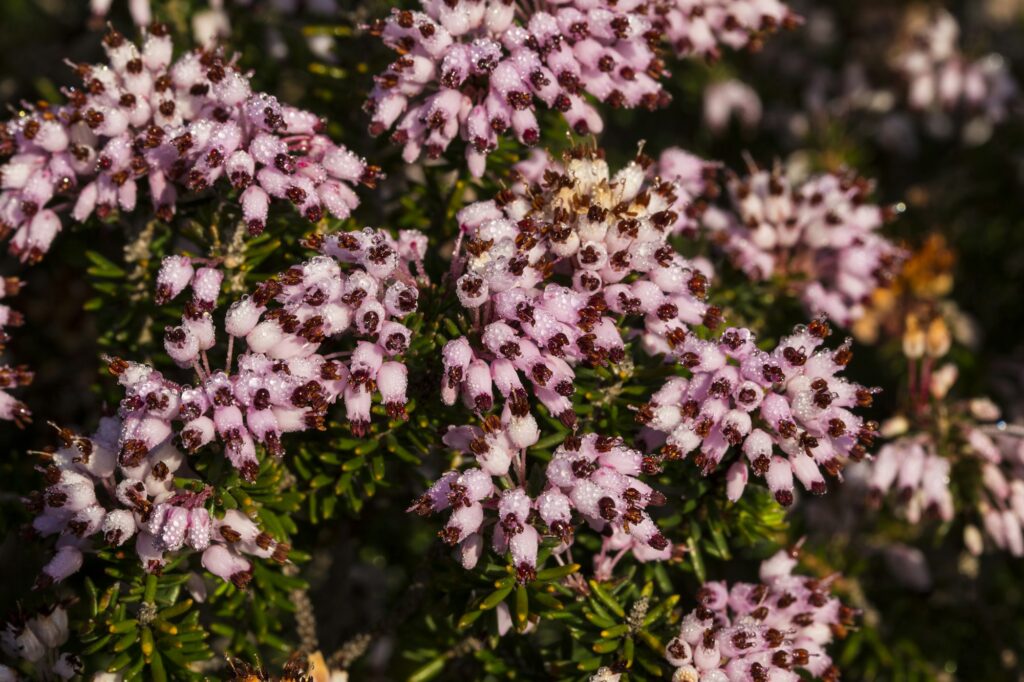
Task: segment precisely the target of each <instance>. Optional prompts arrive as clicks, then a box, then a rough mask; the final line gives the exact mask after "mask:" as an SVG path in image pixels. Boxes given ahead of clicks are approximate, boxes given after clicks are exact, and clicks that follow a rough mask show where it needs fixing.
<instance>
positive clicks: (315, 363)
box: [110, 228, 423, 480]
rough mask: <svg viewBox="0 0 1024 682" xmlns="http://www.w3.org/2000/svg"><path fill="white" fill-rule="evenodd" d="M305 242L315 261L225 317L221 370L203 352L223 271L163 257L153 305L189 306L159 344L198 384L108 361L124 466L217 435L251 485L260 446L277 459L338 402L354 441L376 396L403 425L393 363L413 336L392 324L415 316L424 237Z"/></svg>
mask: <svg viewBox="0 0 1024 682" xmlns="http://www.w3.org/2000/svg"><path fill="white" fill-rule="evenodd" d="M309 245H310V246H313V247H315V248H317V249H318V250H319V251H320V252H321V254H322V255H320V256H317V257H315V258H313V259H311V260H309V261H306V262H305V263H303V264H301V265H299V266H295V267H293V268H291V269H289V270H287V271H285V272H283V273H281V274H280V275H278V276H277V277H274V278H272V279H269V280H267V281H265V282H263V283H262V284H261V285H260V286H259V287H258V288H257V289H256V292H255V293H254V294H253V295H252V296H245V297H243V298H241V299H239V300H238V301H236V302H235V303H234V304H233V305H232V306H231V307H230V308H229V309H228V311H227V312H226V314H225V317H224V330H225V331H226V332H227V334H228V345H227V349H226V351H225V354H226V360H225V364H224V366H223V369H221V370H215V369H214V368H213V365H212V364H211V362H210V355H211V353H210V351H211V350H212V349H213V348H214V347H215V345H216V334H215V326H214V322H213V316H212V312H213V311H214V308H215V306H216V302H217V298H218V292H219V289H220V283H221V279H222V274H221V273H220V272H219V271H218V270H216V269H214V268H211V267H200V268H198V269H195V268H194V267H193V263H192V262H191V261H190V260H189V259H186V258H182V257H179V256H171V257H168V258H167V259H165V261H164V263H163V265H162V266H161V269H160V273H159V275H158V277H157V298H158V299H159V300H160V301H167V300H170V299H171V298H173V297H175V296H177V295H178V294H179V293H181V291H183V290H184V289H185V288H186V286H191V288H192V299H191V300H190V301H188V302H187V303H186V305H185V312H184V315H183V316H182V322H181V325H179V326H176V327H168V328H167V330H166V332H165V335H164V348H165V350H166V351H167V354H168V355H169V356H170V357H171V359H172V360H174V361H175V362H176V363H177V364H178V365H180V366H182V367H190V368H192V369H193V370H194V372H195V378H196V384H195V385H194V386H182V385H179V384H178V383H176V382H173V381H170V380H168V379H166V378H165V377H164V376H163V374H162V373H161V372H159V371H157V370H155V369H153V368H151V367H148V366H145V365H140V364H135V363H128V362H125V361H123V360H114V361H112V362H111V365H110V368H111V371H112V372H113V373H114V374H116V375H117V376H118V381H119V383H120V384H121V385H122V386H123V387H124V389H125V393H126V397H125V399H124V400H123V401H122V402H121V410H120V414H121V416H122V419H123V420H124V431H123V434H122V437H121V445H120V451H119V457H120V459H121V461H122V462H131V461H132V460H133V459H134V458H135V457H136V456H138V455H139V454H140V453H143V452H145V451H147V450H148V449H151V448H153V447H154V446H155V445H156V444H158V443H159V442H161V441H163V440H164V439H166V438H167V437H168V436H170V435H171V434H174V435H176V436H178V437H179V438H180V441H181V443H182V446H183V447H184V448H185V449H186V450H187V451H189V452H195V451H196V450H198V449H199V448H201V447H203V446H205V445H207V444H208V443H210V442H211V441H213V440H214V439H219V440H220V441H222V442H223V443H224V445H225V453H226V454H227V456H228V458H229V459H230V460H231V463H232V465H234V466H235V468H237V469H238V470H239V471H240V472H241V473H242V475H243V477H244V478H246V479H247V480H253V479H255V477H256V474H257V472H258V469H259V458H258V456H257V444H259V445H262V446H263V447H264V448H265V449H266V450H267V452H269V453H270V454H272V455H275V456H280V455H282V454H283V452H284V449H283V446H282V443H281V436H282V435H283V434H285V433H289V432H295V431H305V430H307V429H323V428H324V421H325V418H326V414H327V409H328V407H329V406H330V405H331V404H332V403H334V402H335V401H337V400H338V399H339V398H341V399H342V400H343V402H344V403H345V409H346V412H347V415H348V419H349V422H350V423H351V425H352V430H353V432H354V433H355V434H356V435H358V436H363V435H365V433H366V430H367V428H368V426H369V420H370V406H371V402H372V398H373V395H374V393H375V392H378V391H379V393H380V396H381V402H383V403H384V405H385V407H386V409H387V411H388V414H389V415H390V416H391V417H392V418H404V417H405V404H406V388H407V386H408V377H407V370H406V368H405V365H404V364H403V363H402V362H401V361H400V357H401V356H402V355H403V354H404V353H405V352H406V351H407V350H408V348H409V344H410V341H411V338H412V332H411V331H410V330H409V329H408V328H407V327H405V326H404V325H403V324H402V323H401V322H399V321H398V320H399V319H400V318H404V317H405V316H407V315H408V314H409V313H411V312H413V311H415V309H416V303H417V299H418V290H417V288H416V279H415V275H414V273H413V272H412V270H411V269H410V263H420V262H421V261H422V258H423V253H422V251H420V250H418V249H420V248H422V240H420V239H419V238H418V233H415V234H413V233H404V234H403V236H402V238H400V239H399V240H398V241H395V240H393V239H392V238H391V237H389V236H388V235H387V234H386V233H384V232H381V231H374V230H371V229H369V228H367V229H366V230H363V231H361V232H349V233H340V234H334V235H330V236H327V237H315V238H313V239H312V240H311V241H310V242H309ZM343 336H350V337H355V338H356V339H357V340H356V341H355V344H354V347H348V348H338V349H337V352H334V353H331V354H330V355H325V354H324V353H323V352H322V350H321V346H322V345H323V344H324V343H325V342H327V341H331V340H334V341H338V340H341V338H342V337H343ZM236 339H237V340H242V339H244V340H245V344H246V348H247V350H246V351H245V352H243V353H241V354H240V355H238V357H237V362H236V359H235V358H234V357H233V355H234V345H235V342H236ZM342 356H347V359H345V358H343V357H342ZM233 365H234V367H233ZM176 424H180V427H179V426H176Z"/></svg>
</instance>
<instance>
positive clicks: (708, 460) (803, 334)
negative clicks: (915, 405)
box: [637, 318, 877, 506]
mask: <svg viewBox="0 0 1024 682" xmlns="http://www.w3.org/2000/svg"><path fill="white" fill-rule="evenodd" d="M829 333H830V330H829V327H828V325H827V324H826V323H825V322H824V320H822V319H820V318H819V319H817V320H815V321H813V322H812V323H811V324H810V325H808V326H807V327H803V326H798V327H797V328H796V329H795V330H794V332H793V334H791V335H790V336H787V337H784V338H783V339H781V340H780V341H779V343H778V345H777V346H776V347H775V349H774V350H772V351H771V352H766V351H762V350H759V349H758V348H757V347H756V346H755V345H754V335H753V333H752V332H750V331H749V330H746V329H734V328H730V329H727V330H726V331H725V332H724V333H723V334H722V335H721V337H720V338H719V339H718V340H717V341H705V340H701V339H697V338H695V337H693V336H691V337H689V338H687V339H686V341H685V342H684V343H683V344H682V345H681V346H680V347H679V348H678V349H676V353H677V356H678V358H679V363H680V364H681V365H682V366H683V367H685V368H686V369H687V370H688V374H689V376H688V377H674V378H671V379H669V380H668V381H667V382H666V383H665V385H664V386H663V387H662V388H661V389H659V390H658V391H657V392H656V393H655V394H654V395H653V396H652V397H651V400H650V402H648V403H646V404H644V405H642V406H640V408H639V409H638V410H637V420H638V421H639V422H640V423H642V424H644V425H645V426H646V427H647V429H646V434H645V435H646V437H647V439H648V441H649V443H651V444H652V445H653V444H656V443H658V442H661V443H664V446H663V447H662V448H661V451H660V453H659V454H657V455H652V456H650V457H649V458H648V460H649V461H648V462H647V466H648V467H649V468H651V469H652V470H655V471H656V470H658V469H660V467H661V464H662V462H663V461H665V460H676V459H681V458H683V457H685V456H686V455H688V454H689V453H691V452H694V451H696V455H694V458H693V461H694V464H696V465H697V466H698V467H699V468H700V469H701V471H702V472H703V473H704V474H708V473H710V472H712V471H714V470H715V469H717V468H718V465H719V464H720V463H721V462H722V461H723V460H724V459H725V457H726V454H727V453H728V452H729V450H730V448H732V447H733V446H736V447H739V448H740V449H741V450H742V452H743V455H744V457H743V458H741V459H737V460H736V461H735V462H734V463H732V464H731V465H730V467H729V469H728V472H727V481H728V483H727V492H728V496H729V499H731V500H737V499H739V498H740V496H742V494H743V491H744V489H745V487H746V484H747V481H748V478H749V469H753V471H754V473H755V474H756V475H758V476H764V478H765V481H766V483H767V485H768V488H769V489H770V490H771V492H772V494H773V495H774V497H775V499H776V500H777V501H778V502H779V504H782V505H786V506H788V505H790V504H792V503H793V499H794V497H793V477H794V476H796V478H797V480H799V481H800V483H801V484H802V485H803V486H804V488H806V489H807V490H810V491H811V492H813V493H815V494H819V495H820V494H823V493H824V492H825V490H826V484H825V478H824V477H823V476H822V473H821V470H822V469H824V470H825V471H826V472H827V473H828V474H829V475H831V476H834V477H839V476H840V473H841V471H842V469H843V466H844V465H845V463H846V461H847V460H848V459H853V460H861V459H863V458H864V457H865V456H866V454H867V450H866V448H867V446H869V445H871V444H872V443H873V440H874V435H875V431H876V430H877V425H876V424H874V423H873V422H867V421H864V419H862V418H861V417H859V416H857V415H856V414H854V413H853V412H852V409H853V408H855V407H858V406H859V407H866V406H869V405H870V404H871V402H872V391H871V390H869V389H866V388H864V387H863V386H860V385H858V384H855V383H852V382H850V381H847V380H846V379H844V378H842V377H841V376H839V373H840V372H842V371H843V368H844V367H845V366H846V365H847V363H849V362H850V360H851V358H852V355H853V354H852V351H851V350H850V341H849V340H847V341H846V342H845V343H844V344H843V345H842V346H840V347H839V348H837V349H835V350H829V349H827V348H820V346H821V345H822V342H823V341H824V339H825V338H826V337H827V336H828V335H829ZM780 451H781V452H780Z"/></svg>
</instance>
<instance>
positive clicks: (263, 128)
mask: <svg viewBox="0 0 1024 682" xmlns="http://www.w3.org/2000/svg"><path fill="white" fill-rule="evenodd" d="M103 44H104V48H105V49H106V52H107V56H108V60H109V64H104V65H92V66H90V65H86V64H81V65H75V71H76V72H77V74H78V75H79V76H80V77H81V78H82V82H83V84H82V87H81V88H69V89H66V90H65V94H66V96H67V98H68V103H67V104H63V105H54V104H48V103H45V102H44V103H38V104H34V105H27V104H26V105H25V111H23V112H22V114H21V115H19V116H18V117H17V118H15V119H13V120H11V121H9V122H8V123H7V124H6V126H4V127H3V129H2V130H0V151H2V152H3V154H4V155H6V156H9V157H10V158H9V159H8V160H7V163H5V164H4V165H3V167H2V168H0V171H2V176H3V179H2V183H0V233H2V234H12V233H13V237H11V240H10V243H9V246H10V250H11V251H12V252H13V253H15V254H16V255H18V256H19V257H20V258H21V259H22V260H26V261H37V260H39V259H40V258H42V257H43V255H44V254H45V253H46V251H47V249H49V247H50V243H51V242H52V241H53V239H54V237H55V236H56V234H57V233H58V232H59V231H60V230H61V226H62V219H61V217H60V216H59V215H58V213H59V212H63V211H68V212H69V213H70V216H71V218H72V219H74V220H76V221H79V222H81V221H84V220H86V219H87V218H89V217H90V216H91V215H93V214H94V213H95V214H97V215H99V216H100V217H105V216H106V215H107V214H109V213H110V212H111V211H114V210H121V211H125V212H131V211H133V210H135V208H136V205H137V200H138V194H139V182H140V181H141V180H143V179H145V180H146V186H147V187H148V189H149V194H150V200H151V201H152V204H153V208H154V211H155V212H156V215H157V216H158V217H159V218H161V219H163V220H169V219H170V218H171V216H172V215H173V214H174V211H175V207H176V204H177V197H178V194H179V193H181V192H199V191H203V190H206V189H208V188H210V187H212V186H214V185H216V184H218V182H220V181H223V182H222V183H221V186H222V187H223V188H224V189H227V188H229V187H230V188H233V189H234V190H235V191H237V192H238V193H239V197H238V200H239V201H240V203H241V207H242V216H243V219H244V221H245V222H246V224H247V225H248V227H249V231H250V232H251V233H253V234H258V233H259V232H261V231H262V230H263V229H264V227H265V225H266V220H267V210H268V206H269V204H270V202H271V201H272V200H282V201H287V202H290V203H291V204H292V205H294V206H295V207H296V209H297V210H298V211H299V212H300V213H302V215H304V216H305V217H306V218H308V219H310V220H313V221H316V220H319V219H320V218H321V217H322V216H323V215H325V213H326V212H330V213H331V214H333V215H335V216H337V217H339V218H345V217H347V216H348V215H349V213H350V212H351V210H352V209H353V208H354V207H355V206H356V205H357V204H358V203H359V202H358V199H357V198H356V196H355V194H354V192H353V191H352V187H351V185H353V184H355V183H359V182H362V183H364V184H368V185H373V184H374V183H375V181H376V179H377V177H378V169H376V168H375V167H373V166H369V165H367V164H366V162H365V161H364V160H362V159H360V158H359V157H357V156H356V155H355V154H353V153H352V152H350V151H349V150H347V149H345V148H344V147H340V146H338V145H335V144H334V143H333V142H331V141H330V139H328V138H327V137H326V136H324V135H323V134H322V130H323V123H322V121H320V119H318V118H317V117H316V116H315V115H314V114H311V113H309V112H306V111H302V110H299V109H296V108H294V107H290V106H287V105H282V104H281V103H279V102H278V101H277V100H276V99H275V98H274V97H272V96H270V95H267V94H265V93H260V92H254V91H253V89H252V86H251V85H250V82H249V75H248V74H245V73H243V72H242V71H240V70H239V68H238V66H237V65H236V64H235V61H234V59H232V58H228V57H226V56H225V55H223V54H222V53H221V52H219V51H216V50H195V51H192V52H188V53H186V54H185V55H183V56H182V57H181V58H180V59H178V60H176V61H174V60H172V49H173V46H172V44H171V39H170V37H169V36H168V34H167V29H166V28H164V27H162V26H160V25H154V26H153V27H152V28H151V29H150V30H149V31H147V32H146V34H145V37H144V39H143V41H142V44H141V45H139V46H137V45H135V44H134V43H132V42H130V41H128V40H127V39H126V38H125V37H124V36H122V35H120V34H119V33H116V32H111V33H109V34H108V35H107V36H106V38H105V39H104V41H103Z"/></svg>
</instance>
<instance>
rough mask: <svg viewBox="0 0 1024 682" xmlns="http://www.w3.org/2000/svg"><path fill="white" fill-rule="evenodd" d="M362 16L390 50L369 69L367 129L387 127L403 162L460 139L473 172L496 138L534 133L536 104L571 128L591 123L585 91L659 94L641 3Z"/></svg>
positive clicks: (529, 141)
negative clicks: (385, 62) (393, 55)
mask: <svg viewBox="0 0 1024 682" xmlns="http://www.w3.org/2000/svg"><path fill="white" fill-rule="evenodd" d="M421 10H422V11H409V10H399V9H394V10H392V13H391V16H389V17H388V18H386V19H383V20H378V21H377V22H375V23H374V24H372V25H371V26H370V27H369V28H370V32H371V33H372V34H373V35H375V36H378V37H380V38H381V39H382V40H383V41H384V43H385V44H386V45H387V46H388V47H390V48H392V49H393V50H395V51H396V52H397V53H398V54H399V57H398V58H397V59H396V60H395V61H394V62H393V63H392V64H391V65H390V66H389V67H388V69H387V70H386V71H385V72H384V73H382V74H380V75H379V76H377V77H376V79H375V80H376V86H375V87H374V89H373V91H372V92H371V93H370V97H369V99H368V100H367V102H366V110H367V111H368V113H369V114H370V115H371V116H372V122H371V124H370V133H371V134H372V135H380V134H382V133H384V132H385V131H387V130H389V129H391V128H394V129H395V130H394V132H393V133H392V140H393V141H394V142H395V143H396V144H399V145H402V146H403V147H404V154H403V155H404V157H405V160H406V161H407V162H410V163H411V162H412V161H414V160H416V159H417V158H418V157H419V156H420V155H421V154H424V153H425V154H426V155H427V156H429V157H430V158H437V157H438V156H440V155H441V154H442V153H443V152H444V150H445V149H447V147H448V145H449V144H451V142H452V141H453V140H454V139H455V138H456V137H460V138H461V139H463V140H465V142H466V157H467V162H468V164H469V168H470V170H471V171H472V173H473V174H474V175H477V176H479V175H482V174H483V171H484V168H485V165H486V158H487V155H488V154H489V153H491V152H492V151H494V150H495V149H496V148H497V145H498V138H499V136H500V135H503V134H506V133H507V134H510V135H513V136H514V137H515V138H516V139H518V140H519V141H520V142H521V143H523V144H526V145H529V146H532V145H535V144H537V142H538V141H539V140H540V129H539V123H538V120H537V116H536V113H535V110H536V105H537V102H538V101H539V102H540V103H541V104H542V105H544V106H545V107H547V108H551V109H555V110H557V111H560V112H562V114H563V116H564V117H565V119H566V121H567V122H568V124H569V125H570V126H571V127H572V128H573V130H575V131H576V133H577V134H580V135H585V134H587V133H597V132H600V131H601V128H602V125H603V124H602V121H601V118H600V116H599V115H598V113H597V111H596V110H595V109H594V108H593V107H592V106H591V105H590V104H589V103H588V102H587V100H586V99H585V98H586V96H587V95H589V96H591V97H594V98H596V99H598V100H600V101H603V102H607V103H608V104H610V105H611V106H613V107H630V108H631V107H636V106H644V107H647V108H655V107H657V106H661V105H663V104H665V103H666V102H667V101H668V95H667V94H666V93H665V92H664V90H663V89H662V87H661V84H660V83H659V80H660V78H661V77H662V75H663V72H664V67H663V65H662V63H661V60H660V59H659V58H658V57H657V55H656V52H655V50H654V46H655V45H656V44H657V41H658V38H659V35H658V32H657V31H655V30H653V27H652V25H651V22H650V20H649V19H648V18H646V17H645V16H644V15H643V13H642V12H640V11H638V10H639V3H637V2H634V1H632V0H631V1H630V2H627V3H625V4H624V3H622V2H619V3H607V2H598V3H585V2H578V1H577V0H572V1H571V2H567V3H545V4H542V5H541V6H540V7H532V6H531V7H529V8H527V7H525V6H522V7H520V6H518V5H517V4H516V3H514V2H505V1H504V0H486V1H485V2H478V1H476V0H457V1H456V2H452V3H431V2H422V3H421Z"/></svg>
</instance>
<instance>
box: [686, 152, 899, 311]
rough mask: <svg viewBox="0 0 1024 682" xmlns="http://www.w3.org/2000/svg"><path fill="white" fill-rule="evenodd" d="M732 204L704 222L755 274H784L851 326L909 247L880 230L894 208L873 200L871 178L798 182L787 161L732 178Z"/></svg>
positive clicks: (806, 300) (818, 306)
mask: <svg viewBox="0 0 1024 682" xmlns="http://www.w3.org/2000/svg"><path fill="white" fill-rule="evenodd" d="M728 190H729V196H730V198H731V202H732V210H731V211H727V210H722V209H719V208H717V207H713V208H712V209H710V210H708V211H707V212H706V213H705V219H704V225H705V227H707V228H708V229H709V230H710V232H711V234H712V237H713V238H714V239H716V240H717V241H718V242H720V243H721V244H722V246H723V247H724V249H725V250H726V252H727V253H728V254H729V256H730V258H731V259H732V261H733V262H734V263H735V265H736V266H737V267H739V268H740V269H741V270H743V272H744V273H746V274H747V276H749V277H751V278H753V279H759V280H767V279H771V278H773V277H782V278H784V280H785V281H786V283H787V284H788V285H789V286H792V287H793V288H794V289H795V290H796V294H797V296H798V297H799V298H800V300H801V301H802V302H803V304H804V306H805V307H806V308H807V309H808V310H809V311H810V312H811V313H812V314H815V315H816V314H819V313H825V314H826V315H828V316H829V317H831V318H832V319H833V320H835V321H836V322H838V323H839V324H842V325H844V326H848V325H850V324H851V323H853V322H854V321H856V320H857V319H858V318H859V317H860V316H861V315H862V314H863V312H864V302H865V300H867V298H868V297H869V296H870V295H871V293H872V292H873V291H874V290H875V289H876V288H878V287H879V286H880V285H882V284H885V283H886V282H887V281H888V280H889V279H890V277H891V276H892V273H893V270H894V269H895V267H896V266H897V265H898V264H899V262H900V260H901V259H902V257H903V254H902V252H901V251H900V250H899V249H898V248H896V247H895V246H894V245H893V244H892V243H891V242H890V241H889V240H888V239H886V238H885V237H883V236H882V235H881V234H880V233H879V229H880V228H881V227H882V226H883V225H884V224H885V222H886V220H887V219H888V218H889V212H888V211H887V210H886V209H884V208H882V207H880V206H877V205H875V204H871V203H869V202H868V196H869V194H870V192H871V184H870V183H869V182H868V181H866V180H864V179H863V178H859V177H856V176H853V175H851V174H843V175H838V174H832V173H829V174H824V175H818V176H814V177H812V178H809V179H807V180H806V181H804V182H802V183H799V184H795V183H793V182H792V181H791V180H790V179H789V178H787V177H786V174H785V173H784V172H783V170H782V169H780V168H775V169H773V170H771V171H767V170H758V169H754V170H753V172H752V173H751V174H750V175H749V176H747V177H739V176H733V177H731V178H730V180H729V182H728Z"/></svg>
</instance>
